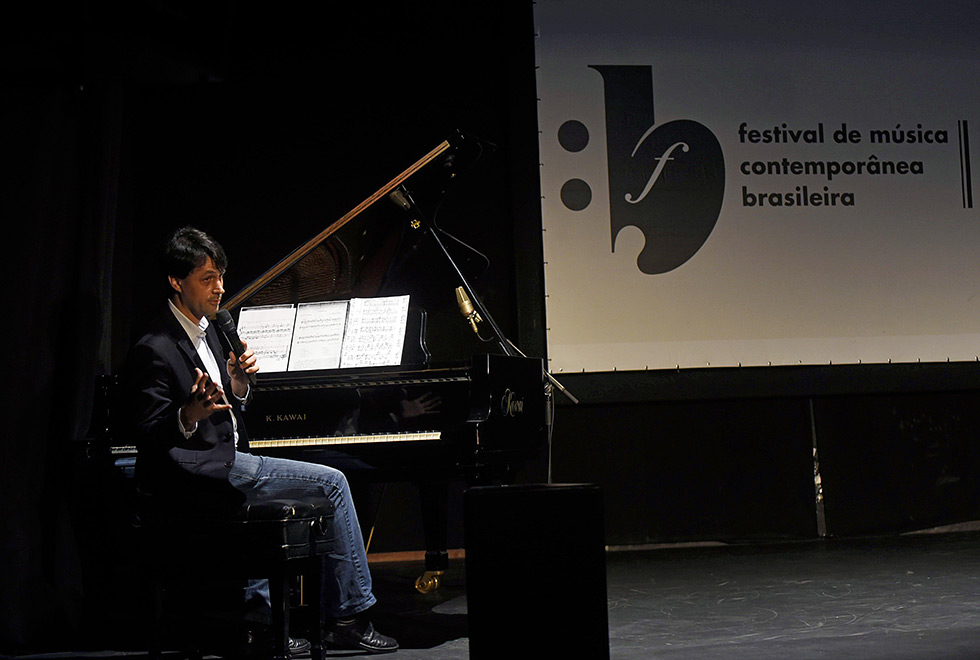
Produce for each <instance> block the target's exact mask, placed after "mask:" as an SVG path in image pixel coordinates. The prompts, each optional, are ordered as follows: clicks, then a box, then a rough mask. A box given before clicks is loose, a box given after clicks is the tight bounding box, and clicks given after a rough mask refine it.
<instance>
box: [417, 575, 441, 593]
mask: <svg viewBox="0 0 980 660" xmlns="http://www.w3.org/2000/svg"><path fill="white" fill-rule="evenodd" d="M444 572H445V571H426V572H425V573H422V577H420V578H419V579H418V580H416V581H415V590H416V591H417V592H419V593H420V594H428V593H432V592H433V591H435V590H436V589H438V588H439V576H440V575H442V574H443V573H444Z"/></svg>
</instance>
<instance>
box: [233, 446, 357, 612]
mask: <svg viewBox="0 0 980 660" xmlns="http://www.w3.org/2000/svg"><path fill="white" fill-rule="evenodd" d="M228 479H229V481H230V482H231V485H233V486H235V487H236V488H238V489H239V490H241V491H243V492H246V493H248V492H255V493H261V494H263V495H271V496H274V495H275V494H276V493H278V492H280V491H283V490H289V491H294V492H295V491H296V490H298V489H305V488H309V489H310V492H315V493H322V494H324V495H326V496H327V498H328V499H329V500H330V502H332V503H333V505H334V518H333V529H332V530H331V531H332V532H333V538H334V542H333V552H331V553H329V554H327V555H324V564H323V585H322V593H323V606H324V612H325V613H326V616H328V617H332V618H336V619H340V618H346V617H351V616H353V615H354V614H357V613H359V612H363V611H364V610H366V609H367V608H369V607H371V606H372V605H374V603H375V598H374V594H373V593H372V591H371V573H370V570H369V569H368V563H367V555H366V554H365V551H364V540H363V538H362V537H361V527H360V525H359V524H358V522H357V512H356V511H354V502H353V500H352V499H351V494H350V488H349V487H348V485H347V478H346V477H345V476H344V474H343V473H342V472H340V471H339V470H335V469H333V468H331V467H327V466H326V465H319V464H316V463H304V462H302V461H293V460H289V459H286V458H271V457H269V456H254V455H252V454H243V453H241V452H238V453H236V454H235V466H234V467H233V468H232V469H231V474H230V475H229V477H228ZM250 595H256V596H259V597H260V598H263V599H264V600H265V601H266V603H268V602H269V585H268V582H267V581H265V580H261V581H257V582H256V583H253V584H251V585H250V587H249V591H248V592H246V600H247V598H248V597H249V596H250Z"/></svg>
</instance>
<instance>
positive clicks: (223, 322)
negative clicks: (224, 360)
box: [215, 309, 256, 385]
mask: <svg viewBox="0 0 980 660" xmlns="http://www.w3.org/2000/svg"><path fill="white" fill-rule="evenodd" d="M215 321H217V322H218V327H219V328H221V332H223V333H225V338H226V339H227V340H228V343H229V344H230V345H231V350H232V352H233V353H234V354H235V357H236V358H240V357H241V356H242V353H244V352H245V346H244V345H243V344H242V340H241V339H239V338H238V329H237V328H235V320H234V319H233V318H231V312H229V311H228V310H227V309H219V310H218V313H217V315H216V316H215ZM245 375H246V376H248V382H249V383H251V384H252V385H255V382H256V381H255V374H252V373H248V372H246V373H245Z"/></svg>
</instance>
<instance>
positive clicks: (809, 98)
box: [535, 0, 980, 373]
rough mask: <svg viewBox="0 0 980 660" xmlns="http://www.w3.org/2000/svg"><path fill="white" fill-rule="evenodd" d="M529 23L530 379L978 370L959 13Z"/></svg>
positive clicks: (750, 10)
mask: <svg viewBox="0 0 980 660" xmlns="http://www.w3.org/2000/svg"><path fill="white" fill-rule="evenodd" d="M535 21H536V26H535V28H536V31H537V41H536V59H537V62H536V64H537V85H538V97H539V103H538V127H539V131H540V144H539V147H540V155H541V189H542V218H543V230H544V233H543V245H544V255H543V257H544V263H545V265H544V274H545V293H546V305H545V308H546V314H547V327H548V330H547V338H548V357H549V365H550V370H551V371H553V372H556V373H557V372H581V371H586V372H593V371H612V370H642V369H665V368H671V369H672V368H676V367H682V368H684V367H706V366H712V367H714V366H737V365H743V366H747V365H799V364H821V365H825V364H838V363H860V362H864V363H885V362H889V361H891V362H914V361H923V362H926V361H929V362H935V361H947V360H950V361H966V360H975V359H977V355H978V354H980V341H978V336H977V331H978V329H980V298H978V276H977V268H978V264H980V214H978V212H977V209H976V207H975V202H974V186H973V181H972V176H971V162H972V160H973V159H975V157H976V149H975V148H974V147H973V146H972V144H971V139H970V138H971V135H970V134H971V132H974V133H975V132H976V131H977V130H978V129H977V126H978V124H980V38H978V36H977V35H980V9H978V8H977V6H976V5H975V4H974V3H971V2H953V1H949V0H936V1H933V2H928V3H926V2H910V3H885V2H872V1H868V0H850V1H848V2H837V1H832V0H816V1H814V2H810V3H806V4H803V5H801V4H800V3H787V2H783V1H781V0H780V1H775V0H773V1H759V0H756V1H753V0H746V1H745V2H737V3H731V2H712V1H704V0H696V1H691V2H685V3H678V2H662V1H658V0H653V1H650V0H645V1H639V0H607V1H606V2H603V3H596V2H591V1H589V0H537V3H536V6H535ZM977 139H980V138H977V137H976V136H974V140H973V142H974V143H975V142H976V141H977Z"/></svg>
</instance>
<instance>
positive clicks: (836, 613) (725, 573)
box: [19, 530, 980, 660]
mask: <svg viewBox="0 0 980 660" xmlns="http://www.w3.org/2000/svg"><path fill="white" fill-rule="evenodd" d="M463 562H464V560H462V559H456V560H453V561H452V563H451V566H450V571H449V572H448V573H447V574H446V575H445V576H444V577H443V582H442V586H441V588H440V589H439V590H438V591H437V592H435V593H432V594H425V595H420V594H417V593H416V592H415V591H414V588H413V583H414V580H415V578H416V577H417V573H418V569H419V565H418V564H416V563H414V562H412V563H405V562H391V563H375V564H373V565H372V572H373V574H374V580H375V592H376V594H377V596H378V600H379V605H378V606H377V608H376V612H375V616H374V619H375V622H376V624H377V626H378V628H379V629H380V630H382V631H383V632H385V633H387V634H390V635H393V636H395V637H396V638H398V639H399V641H400V643H401V645H402V649H401V650H400V651H399V652H398V653H397V654H396V655H394V656H392V657H394V658H400V659H401V660H411V659H419V660H421V659H423V658H424V659H425V660H460V659H465V658H468V657H469V648H468V640H467V613H466V593H465V565H464V563H463ZM516 568H517V567H516ZM523 577H524V578H525V579H530V578H532V576H523ZM569 579H572V580H573V579H575V576H574V575H570V576H569ZM607 583H608V588H607V594H608V604H609V609H608V612H609V647H610V657H611V658H613V659H614V660H634V659H635V660H639V659H641V658H642V659H643V660H649V659H650V658H670V659H674V660H682V659H683V660H687V659H690V660H695V659H696V660H715V659H717V660H743V659H744V660H767V659H772V660H776V659H779V660H784V659H785V658H794V659H808V658H833V659H835V660H846V659H849V658H854V659H860V660H876V659H881V660H886V659H887V660H903V659H908V660H929V659H936V660H940V659H942V660H966V659H974V658H975V659H980V532H978V531H975V530H971V531H965V532H962V531H961V532H953V533H948V532H947V533H921V534H910V535H902V536H889V537H875V538H867V539H858V540H853V539H852V540H823V541H805V542H790V543H776V544H752V545H698V546H678V547H657V548H648V549H643V550H630V551H615V552H610V553H608V554H607ZM514 597H515V598H519V597H520V592H519V580H517V581H515V591H514ZM516 625H521V626H528V625H534V623H533V622H527V621H523V622H518V623H517V624H516ZM500 632H501V634H502V635H506V634H507V631H506V630H501V631H500ZM542 634H543V635H546V636H547V635H574V634H575V631H574V630H552V631H542ZM110 644H111V642H110ZM521 651H522V649H518V648H515V649H514V653H515V654H518V653H520V652H521ZM139 655H140V653H139V651H134V650H132V649H127V650H116V651H91V650H89V651H76V652H67V653H64V652H63V653H47V654H35V655H30V656H19V657H23V658H34V659H41V658H69V657H71V658H109V657H123V656H125V657H134V656H135V657H138V656H139ZM350 655H351V654H350V653H349V652H339V651H329V652H328V653H327V657H347V656H350ZM545 655H546V654H545ZM530 657H536V656H530Z"/></svg>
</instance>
